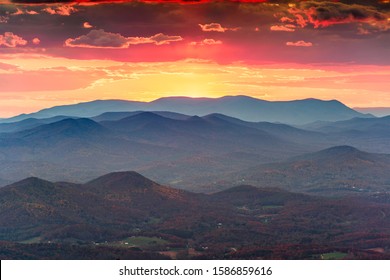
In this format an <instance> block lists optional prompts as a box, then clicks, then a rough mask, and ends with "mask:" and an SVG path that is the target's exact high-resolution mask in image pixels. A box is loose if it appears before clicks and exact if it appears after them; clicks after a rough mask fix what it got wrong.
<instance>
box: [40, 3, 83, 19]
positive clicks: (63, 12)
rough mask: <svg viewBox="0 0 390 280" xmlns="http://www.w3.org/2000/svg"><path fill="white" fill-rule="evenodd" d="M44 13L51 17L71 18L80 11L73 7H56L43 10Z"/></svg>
mask: <svg viewBox="0 0 390 280" xmlns="http://www.w3.org/2000/svg"><path fill="white" fill-rule="evenodd" d="M43 11H44V12H46V13H49V14H51V15H60V16H70V15H71V14H72V13H75V12H77V11H78V10H77V9H76V8H75V7H73V6H71V5H63V6H58V7H55V8H54V9H53V8H51V7H48V8H46V9H43Z"/></svg>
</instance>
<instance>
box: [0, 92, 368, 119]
mask: <svg viewBox="0 0 390 280" xmlns="http://www.w3.org/2000/svg"><path fill="white" fill-rule="evenodd" d="M130 111H168V112H175V113H180V114H185V115H191V116H193V115H198V116H204V115H208V114H212V113H220V114H224V115H228V116H231V117H235V118H239V119H242V120H245V121H253V122H259V121H267V122H280V123H286V124H306V123H310V122H313V121H337V120H347V119H351V118H353V117H373V116H372V115H370V114H362V113H359V112H357V111H355V110H353V109H351V108H349V107H347V106H345V105H344V104H342V103H341V102H339V101H337V100H330V101H323V100H318V99H313V98H310V99H303V100H293V101H266V100H261V99H256V98H253V97H248V96H224V97H221V98H189V97H166V98H160V99H157V100H154V101H151V102H139V101H125V100H95V101H91V102H84V103H79V104H73V105H63V106H56V107H53V108H48V109H43V110H41V111H38V112H36V113H32V114H27V115H26V114H23V115H19V116H16V117H13V118H9V119H3V120H0V121H1V122H3V123H4V122H16V121H20V120H24V119H28V118H37V119H42V118H51V117H55V116H70V117H88V118H90V117H95V116H97V115H100V114H104V113H106V112H130Z"/></svg>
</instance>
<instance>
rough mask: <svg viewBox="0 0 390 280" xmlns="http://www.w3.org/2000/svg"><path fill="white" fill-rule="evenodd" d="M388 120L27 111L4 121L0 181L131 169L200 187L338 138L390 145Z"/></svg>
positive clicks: (378, 148)
mask: <svg viewBox="0 0 390 280" xmlns="http://www.w3.org/2000/svg"><path fill="white" fill-rule="evenodd" d="M388 128H389V125H388V117H383V118H353V119H350V120H347V121H337V122H314V123H311V124H308V125H305V126H302V127H300V128H298V127H293V126H290V125H286V124H279V123H269V122H247V121H243V120H240V119H237V118H233V117H229V116H226V115H222V114H217V113H213V114H210V115H206V116H204V117H198V116H187V115H183V114H178V113H172V112H162V111H158V112H143V111H137V112H111V113H109V112H108V113H104V114H102V115H99V116H97V117H94V118H69V117H65V116H57V117H51V118H47V119H26V120H22V121H19V122H14V123H3V124H0V131H1V129H3V132H2V133H0V164H1V166H2V169H1V170H0V185H3V186H4V185H5V184H7V183H11V182H14V181H17V180H21V179H23V178H25V177H29V176H38V177H41V178H45V179H48V180H56V181H59V180H60V181H61V180H65V181H76V182H85V181H87V180H90V179H92V178H94V177H96V176H99V175H101V174H105V173H108V172H111V171H120V170H129V169H130V170H136V171H138V172H142V173H143V174H145V175H147V176H149V177H150V178H152V179H154V180H157V181H160V182H162V183H164V184H168V185H172V186H176V187H179V188H183V189H191V190H196V188H200V186H205V185H212V184H210V182H206V180H212V182H213V184H216V183H217V182H219V181H220V178H223V177H225V176H230V175H229V174H233V173H237V172H241V171H244V170H247V169H250V168H252V167H254V166H258V165H260V164H266V163H275V164H276V163H277V162H279V163H281V162H283V161H286V160H289V159H290V158H291V157H294V156H299V155H302V154H305V153H313V152H317V151H320V150H322V149H326V148H330V147H334V146H340V145H350V146H354V147H356V148H358V149H360V150H363V151H366V152H369V153H390V147H389V146H388V143H389V141H390V130H389V129H388ZM330 167H332V166H331V165H330V166H328V168H330ZM368 170H369V169H368ZM324 172H327V171H326V170H324ZM329 172H332V171H329ZM351 176H353V174H352V175H351ZM218 177H219V178H218ZM235 182H236V181H235Z"/></svg>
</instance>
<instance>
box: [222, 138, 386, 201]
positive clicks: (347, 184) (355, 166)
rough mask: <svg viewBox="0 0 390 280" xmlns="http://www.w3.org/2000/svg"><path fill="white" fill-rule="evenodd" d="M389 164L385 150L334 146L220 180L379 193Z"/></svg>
mask: <svg viewBox="0 0 390 280" xmlns="http://www.w3.org/2000/svg"><path fill="white" fill-rule="evenodd" d="M389 168H390V155H388V154H373V153H367V152H362V151H360V150H358V149H356V148H354V147H351V146H336V147H331V148H328V149H325V150H322V151H319V152H316V153H310V154H305V155H302V156H298V157H294V158H292V159H290V160H288V161H285V162H280V163H272V164H263V165H259V166H256V167H252V168H249V169H247V170H244V171H240V172H237V173H235V174H231V175H228V176H225V177H224V181H225V182H229V183H231V184H232V185H234V184H237V183H242V182H245V183H247V184H252V185H255V186H263V187H265V186H269V187H279V188H283V189H287V190H290V191H296V192H306V193H317V194H322V195H341V194H343V195H345V194H346V193H348V194H358V193H379V192H387V191H388V190H389V189H390V174H389V173H388V170H389ZM216 185H218V183H216Z"/></svg>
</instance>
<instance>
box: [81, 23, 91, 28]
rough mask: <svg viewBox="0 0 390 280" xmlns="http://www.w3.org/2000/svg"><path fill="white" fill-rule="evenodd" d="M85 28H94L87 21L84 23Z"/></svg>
mask: <svg viewBox="0 0 390 280" xmlns="http://www.w3.org/2000/svg"><path fill="white" fill-rule="evenodd" d="M83 27H84V28H92V27H93V26H92V25H91V24H90V23H89V22H87V21H86V22H84V23H83Z"/></svg>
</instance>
